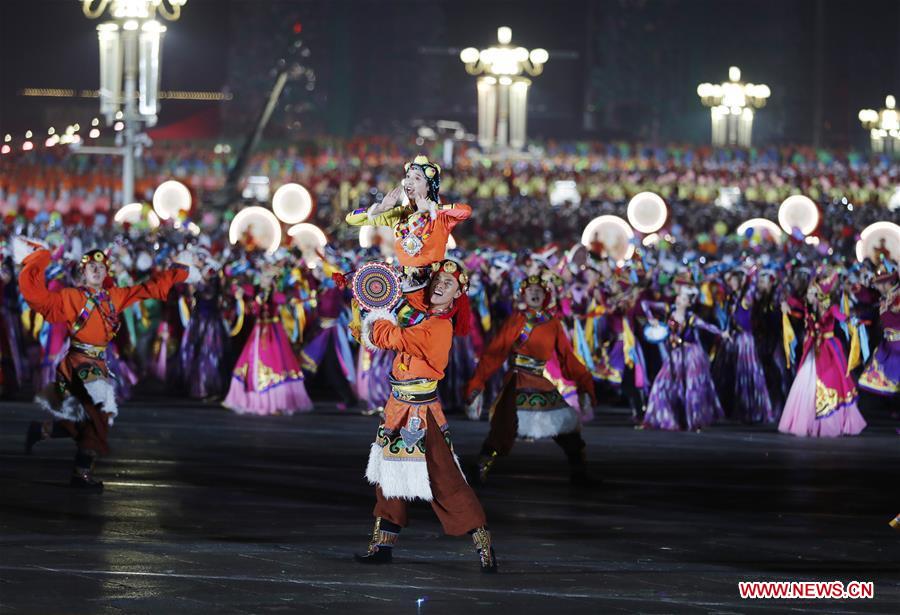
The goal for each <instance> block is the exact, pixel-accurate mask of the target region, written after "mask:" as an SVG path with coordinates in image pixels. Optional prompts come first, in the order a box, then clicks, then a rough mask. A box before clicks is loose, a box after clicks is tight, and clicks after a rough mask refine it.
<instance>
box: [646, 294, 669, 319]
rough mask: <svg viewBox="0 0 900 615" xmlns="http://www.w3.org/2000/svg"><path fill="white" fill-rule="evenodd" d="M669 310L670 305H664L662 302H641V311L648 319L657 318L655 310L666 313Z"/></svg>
mask: <svg viewBox="0 0 900 615" xmlns="http://www.w3.org/2000/svg"><path fill="white" fill-rule="evenodd" d="M668 308H669V306H668V304H666V303H662V302H660V301H649V300H647V299H642V300H641V311H642V312H643V313H644V316H645V317H646V318H656V317H655V316H654V315H653V310H657V311H660V312H665V311H666V310H667V309H668Z"/></svg>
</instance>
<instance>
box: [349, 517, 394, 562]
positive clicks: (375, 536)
mask: <svg viewBox="0 0 900 615" xmlns="http://www.w3.org/2000/svg"><path fill="white" fill-rule="evenodd" d="M400 529H401V528H400V526H399V525H397V524H396V523H391V522H390V521H387V520H386V519H382V518H381V517H376V518H375V528H374V529H373V530H372V539H371V540H370V541H369V548H368V551H366V554H365V555H354V556H353V559H355V560H356V561H357V562H359V563H360V564H390V563H391V561H392V560H393V557H394V545H395V544H397V539H398V538H399V537H400Z"/></svg>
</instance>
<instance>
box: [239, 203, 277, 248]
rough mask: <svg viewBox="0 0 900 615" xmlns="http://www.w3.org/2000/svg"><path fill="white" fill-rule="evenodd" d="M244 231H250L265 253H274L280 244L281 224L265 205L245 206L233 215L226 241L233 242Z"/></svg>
mask: <svg viewBox="0 0 900 615" xmlns="http://www.w3.org/2000/svg"><path fill="white" fill-rule="evenodd" d="M245 233H250V234H251V235H252V237H253V240H254V241H255V242H256V243H257V244H258V245H260V246H261V247H263V248H265V250H266V253H267V254H274V253H275V250H277V249H278V247H279V246H280V245H281V224H280V223H279V222H278V218H276V217H275V214H273V213H272V212H271V211H269V210H268V209H266V208H265V207H259V206H258V205H254V206H252V207H245V208H244V209H242V210H241V211H239V212H238V213H237V215H235V217H234V219H233V220H232V221H231V226H230V227H229V228H228V241H230V242H231V243H232V244H235V243H237V242H238V241H240V239H241V237H242V236H243V235H244V234H245Z"/></svg>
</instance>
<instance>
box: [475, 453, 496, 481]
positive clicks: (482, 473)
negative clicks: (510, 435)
mask: <svg viewBox="0 0 900 615" xmlns="http://www.w3.org/2000/svg"><path fill="white" fill-rule="evenodd" d="M496 462H497V451H492V450H490V449H481V455H479V456H478V482H479V483H480V484H482V485H483V484H484V483H486V482H487V477H488V473H489V472H490V471H491V468H493V467H494V464H495V463H496Z"/></svg>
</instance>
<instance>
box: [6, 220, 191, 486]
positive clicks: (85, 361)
mask: <svg viewBox="0 0 900 615" xmlns="http://www.w3.org/2000/svg"><path fill="white" fill-rule="evenodd" d="M16 241H17V244H16V247H15V251H16V256H17V260H20V261H21V263H22V271H21V272H20V273H19V289H20V291H21V293H22V296H23V297H24V298H25V301H27V302H28V305H30V306H31V309H32V310H34V311H35V312H38V313H39V314H41V315H42V316H43V317H44V319H45V320H46V321H47V322H50V323H66V324H67V325H68V328H69V334H70V344H69V351H68V353H67V354H66V357H65V358H64V359H63V360H62V363H60V365H59V368H58V369H57V379H56V382H54V383H51V384H50V385H48V387H47V388H46V389H45V390H44V391H43V392H42V393H40V394H39V395H38V397H37V398H36V401H37V403H38V404H39V405H40V406H41V407H43V408H44V409H45V410H48V411H49V412H50V413H51V414H52V416H53V419H52V420H48V421H45V422H44V423H40V422H37V421H35V422H32V423H31V425H30V427H29V429H28V435H27V438H26V442H25V451H26V453H30V452H31V448H32V447H33V446H34V445H35V444H36V443H37V442H39V441H41V440H45V439H47V438H51V437H71V438H73V439H74V440H75V442H76V444H77V446H78V451H77V453H76V454H75V467H74V470H73V473H72V478H71V481H70V484H71V485H72V486H73V487H80V488H87V489H93V490H97V491H100V490H102V489H103V483H102V482H101V481H98V480H95V479H94V477H93V469H94V462H95V460H96V458H97V457H98V456H101V455H106V454H107V453H108V452H109V443H108V435H109V427H110V426H111V425H112V422H113V419H114V418H115V417H116V415H117V414H118V406H117V404H116V398H115V387H114V385H113V382H112V381H111V380H110V375H109V371H108V369H107V366H106V346H107V344H109V342H110V341H112V339H113V337H115V335H116V331H118V329H119V324H120V320H119V315H120V314H121V313H122V310H124V309H125V308H127V307H128V306H129V305H132V304H133V303H136V302H138V301H142V300H144V299H158V300H165V299H166V295H168V294H169V290H170V289H171V288H172V286H173V285H175V284H177V283H178V282H183V281H185V280H187V278H188V274H189V269H191V266H190V264H187V263H186V264H176V265H175V266H174V267H173V268H172V269H170V270H168V271H162V272H160V273H158V274H156V275H155V276H153V278H151V279H150V280H149V281H147V282H145V283H143V284H139V285H137V286H127V287H122V288H119V287H116V286H114V285H113V284H112V279H111V278H110V277H109V260H108V257H107V256H106V254H105V253H103V252H101V251H100V250H91V251H90V252H88V253H86V254H85V255H84V256H82V259H81V267H82V272H83V275H84V286H82V287H79V288H64V289H62V290H59V291H54V292H51V291H49V290H47V286H46V283H45V278H44V271H45V270H46V268H47V265H49V264H50V252H49V251H47V250H46V249H43V248H42V246H40V245H39V244H37V243H36V242H32V241H29V240H24V239H22V238H17V240H16ZM29 252H30V253H29ZM194 271H196V270H194ZM191 273H194V272H193V271H192V272H191ZM195 275H196V277H198V278H199V272H197V273H196V274H195Z"/></svg>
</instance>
